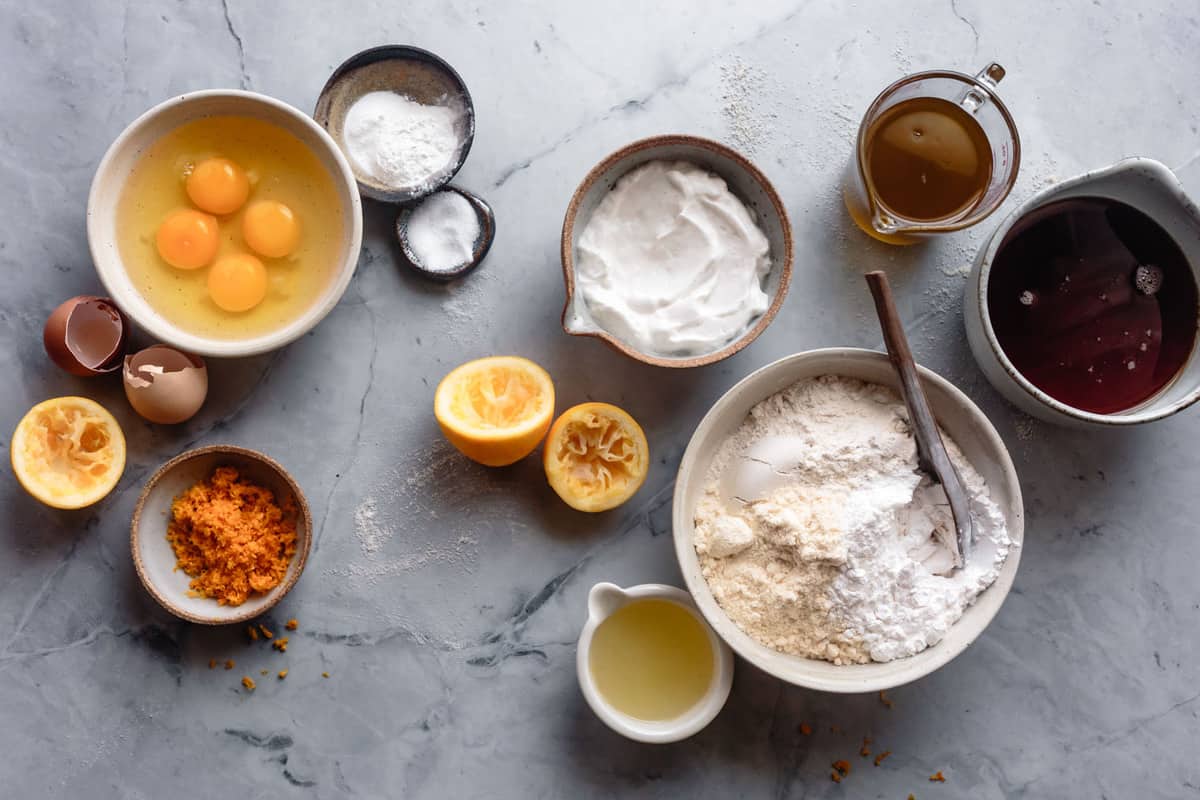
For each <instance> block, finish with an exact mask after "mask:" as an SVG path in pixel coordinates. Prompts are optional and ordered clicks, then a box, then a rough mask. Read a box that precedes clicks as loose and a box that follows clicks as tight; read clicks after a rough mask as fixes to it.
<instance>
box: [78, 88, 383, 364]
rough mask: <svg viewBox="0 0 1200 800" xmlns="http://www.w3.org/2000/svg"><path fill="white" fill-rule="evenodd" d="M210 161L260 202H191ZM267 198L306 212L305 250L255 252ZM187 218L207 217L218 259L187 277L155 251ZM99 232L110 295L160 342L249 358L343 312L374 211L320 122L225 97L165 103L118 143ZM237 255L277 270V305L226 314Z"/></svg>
mask: <svg viewBox="0 0 1200 800" xmlns="http://www.w3.org/2000/svg"><path fill="white" fill-rule="evenodd" d="M206 159H207V160H217V159H225V160H229V161H232V162H233V163H234V164H236V165H238V166H239V167H240V169H242V170H244V172H245V174H246V175H247V176H249V180H250V182H251V188H250V190H249V196H248V201H244V204H243V205H241V206H240V207H239V208H237V209H236V210H235V211H232V212H230V213H223V214H221V213H218V214H214V215H212V216H209V215H207V214H203V213H200V212H201V211H202V210H206V209H200V210H197V209H196V208H195V207H193V202H192V200H193V199H192V198H191V197H190V195H189V193H188V192H185V191H184V178H185V177H186V176H189V175H191V174H192V170H194V169H195V166H196V165H197V164H199V163H202V162H203V161H205V160H206ZM259 201H266V202H268V203H269V204H276V203H283V204H285V205H286V206H287V207H288V208H290V209H291V211H289V212H288V214H289V215H291V214H293V213H294V217H292V219H294V220H296V223H295V224H296V225H298V230H299V233H298V234H297V236H298V239H297V240H296V241H297V242H298V243H297V244H295V246H294V250H292V251H290V252H288V253H287V254H286V255H280V254H275V253H266V254H263V252H262V251H258V252H257V253H250V252H248V251H247V250H246V247H247V237H246V236H245V231H246V227H245V226H246V225H249V224H250V223H249V222H248V219H249V216H248V215H249V213H250V210H251V209H252V208H253V207H254V206H255V205H256V204H259ZM285 210H286V209H285ZM175 213H189V214H199V216H200V217H201V218H202V219H205V220H208V223H207V224H208V225H209V226H212V227H214V228H215V229H216V232H215V233H210V234H207V235H209V236H211V237H212V244H211V247H212V248H214V250H215V257H212V256H210V257H209V261H208V262H207V263H205V264H200V265H195V266H196V268H188V269H176V268H174V267H173V266H171V265H170V264H168V263H167V261H166V259H165V257H162V252H163V251H162V249H161V247H162V245H161V242H159V243H158V249H157V251H156V235H160V234H156V230H157V229H158V227H159V225H160V223H162V222H163V221H164V220H165V219H166V218H167V217H168V216H170V215H172V214H175ZM164 227H165V226H164ZM87 233H88V246H89V248H90V249H91V253H92V260H93V261H94V262H95V265H96V272H97V273H98V275H99V277H100V281H101V282H102V283H103V284H104V286H105V288H106V289H107V291H108V294H109V295H110V296H111V297H112V298H113V300H114V301H115V302H116V304H117V306H118V307H120V309H121V310H122V311H124V312H125V313H126V314H128V315H129V317H131V318H132V319H133V321H134V322H136V323H137V324H138V325H139V326H140V327H142V328H143V329H145V330H146V331H147V332H148V333H149V334H150V335H151V337H152V338H154V339H157V340H159V341H162V342H165V343H167V344H169V345H171V346H173V347H176V348H178V349H180V350H183V351H184V352H188V353H196V354H199V355H204V356H213V357H218V358H220V357H240V356H250V355H256V354H259V353H265V352H268V351H271V350H276V349H278V348H280V347H283V346H284V345H287V344H289V343H291V342H293V341H295V340H296V339H298V338H300V337H301V336H303V335H304V334H306V333H307V332H308V331H310V330H312V329H313V327H314V326H316V325H317V323H319V322H320V321H321V320H322V319H323V318H324V317H325V316H326V315H327V314H328V313H329V312H330V311H332V310H333V307H334V306H335V305H337V303H338V300H340V299H341V296H342V294H343V293H344V292H345V290H346V287H347V286H348V285H349V284H350V278H351V277H352V276H353V274H354V269H355V266H356V265H357V263H358V255H359V249H360V247H361V245H362V206H361V200H360V198H359V194H358V186H357V184H356V182H355V179H354V174H353V172H351V170H350V166H349V164H348V163H347V161H346V158H345V156H344V155H343V154H342V151H341V150H340V149H339V148H338V146H337V144H335V143H334V141H333V139H332V138H331V137H330V136H329V134H328V133H326V132H325V129H324V128H322V127H321V126H320V125H318V124H317V123H316V122H314V121H313V120H312V119H311V118H310V117H309V116H308V115H306V114H304V113H302V112H300V111H299V110H297V109H295V108H293V107H292V106H290V105H288V104H287V103H284V102H282V101H280V100H276V99H274V98H271V97H267V96H266V95H262V94H256V93H254V92H245V91H236V90H224V89H213V90H207V91H199V92H192V93H189V94H185V95H180V96H179V97H173V98H171V99H169V100H166V101H164V102H162V103H160V104H158V105H157V106H155V107H153V108H151V109H150V110H149V111H147V112H146V113H144V114H142V115H141V116H140V117H138V118H137V119H136V120H134V121H133V122H132V123H130V125H129V126H128V127H127V128H126V129H125V130H124V131H123V132H122V133H121V135H120V136H118V137H117V139H116V141H114V142H113V143H112V145H111V146H110V147H109V148H108V152H106V153H105V154H104V158H103V159H101V161H100V166H99V167H98V168H97V170H96V174H95V177H94V178H93V179H92V188H91V192H90V194H89V195H88V205H87ZM233 255H236V256H242V257H249V256H258V257H259V258H260V259H261V261H260V263H261V264H263V265H265V267H263V268H260V274H265V276H266V277H265V278H264V279H261V280H265V281H266V284H265V289H263V290H262V291H263V292H264V294H261V295H259V296H260V297H261V298H262V299H261V300H260V301H259V302H258V303H257V305H253V304H252V305H253V307H252V308H249V309H232V310H231V309H229V308H228V307H221V306H218V305H217V304H216V302H214V301H215V300H216V296H215V295H211V292H212V285H213V284H212V279H213V274H212V270H213V266H214V265H216V264H219V263H221V262H222V261H223V260H225V257H226V256H233ZM275 256H278V257H275ZM251 260H253V259H251ZM256 280H259V279H256Z"/></svg>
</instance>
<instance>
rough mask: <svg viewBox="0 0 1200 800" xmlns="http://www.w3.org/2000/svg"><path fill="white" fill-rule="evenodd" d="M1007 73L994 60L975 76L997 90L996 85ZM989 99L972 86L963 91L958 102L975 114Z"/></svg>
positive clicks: (985, 84) (980, 81) (977, 79)
mask: <svg viewBox="0 0 1200 800" xmlns="http://www.w3.org/2000/svg"><path fill="white" fill-rule="evenodd" d="M1006 74H1007V72H1006V70H1005V69H1004V67H1002V66H1001V65H1000V64H998V63H996V62H995V61H993V62H992V63H990V64H988V65H987V66H986V67H984V68H983V69H981V70H980V71H979V73H978V74H977V75H976V76H975V80H976V81H978V82H979V83H981V84H983V85H984V86H986V87H988V88H989V89H992V90H995V89H996V85H997V84H999V83H1000V81H1002V80H1004V76H1005V75H1006ZM987 101H988V99H987V96H986V95H985V94H983V92H981V91H979V90H978V89H976V88H974V87H972V88H970V89H967V91H966V92H964V93H963V96H962V98H961V99H960V100H959V101H958V104H959V105H960V106H962V107H963V108H965V109H966V110H967V111H969V112H971V113H972V114H974V113H975V112H976V111H978V110H979V108H980V106H982V105H983V104H984V103H986V102H987Z"/></svg>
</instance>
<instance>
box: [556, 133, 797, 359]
mask: <svg viewBox="0 0 1200 800" xmlns="http://www.w3.org/2000/svg"><path fill="white" fill-rule="evenodd" d="M660 160H667V161H690V162H691V163H693V164H696V165H698V166H701V167H703V168H705V169H707V170H709V171H710V172H712V173H713V174H715V175H719V176H720V177H721V178H722V179H724V181H725V183H726V184H727V185H728V186H729V190H730V191H731V192H733V193H734V194H735V195H736V196H737V198H738V199H739V200H741V201H742V202H743V203H745V204H746V207H747V208H749V209H750V211H751V212H753V214H754V216H755V218H756V222H757V223H758V226H759V227H760V228H761V229H762V232H763V233H764V234H766V237H767V241H768V242H769V243H770V246H771V272H770V274H768V275H767V280H766V286H765V290H766V292H767V297H768V298H769V299H770V305H769V306H768V307H767V310H766V311H765V312H764V313H763V315H762V316H761V317H759V318H758V319H757V320H756V321H755V322H754V324H753V325H751V326H750V327H749V328H748V329H747V330H746V331H745V332H744V333H742V335H741V336H739V337H738V338H736V339H734V340H733V341H732V342H729V343H727V344H724V345H722V346H721V347H719V348H717V349H715V350H713V351H712V352H710V353H703V354H701V355H694V356H663V355H656V354H653V353H644V352H642V351H640V350H638V349H637V348H635V347H633V346H632V345H630V344H629V343H628V342H625V341H622V340H621V339H618V338H617V337H616V336H613V335H612V334H611V333H609V332H608V331H606V330H604V329H603V328H602V327H600V325H598V324H597V323H596V322H595V321H594V320H593V319H592V318H591V315H590V314H589V313H588V308H587V304H586V303H585V302H584V301H583V298H582V297H580V296H579V294H577V293H576V291H575V249H576V245H577V243H578V241H579V236H580V234H582V232H583V229H584V228H585V227H586V226H587V221H588V219H589V218H590V217H591V215H592V212H594V211H595V210H596V206H597V205H599V204H600V201H601V200H602V199H604V196H605V195H606V194H608V193H609V192H610V191H612V188H613V186H615V185H616V183H617V181H618V180H620V179H621V177H622V176H623V175H625V174H626V173H627V172H629V171H630V170H632V169H634V168H635V167H638V166H640V165H642V164H645V163H646V162H648V161H660ZM561 255H562V268H563V282H564V283H565V284H566V293H567V301H566V305H565V306H564V308H563V314H562V326H563V330H565V331H566V332H567V333H569V334H571V335H572V336H594V337H596V338H597V339H601V340H603V341H605V342H607V343H608V344H609V345H611V346H612V347H614V348H616V349H617V350H619V351H620V352H622V353H624V354H625V355H627V356H629V357H630V358H635V359H637V360H638V361H644V362H645V363H647V364H654V365H655V366H659V367H699V366H702V365H704V364H712V363H714V362H717V361H720V360H722V359H725V358H729V356H731V355H733V354H734V353H737V352H739V351H740V350H741V349H742V348H744V347H745V346H746V345H748V344H750V343H751V342H753V341H754V340H755V339H757V338H758V336H759V334H761V333H762V332H763V331H764V330H766V329H767V326H768V325H770V324H771V320H773V319H774V318H775V315H776V314H777V313H778V312H779V308H780V306H782V305H783V300H784V298H785V297H786V296H787V290H788V283H789V282H790V281H791V277H792V226H791V224H790V223H789V222H788V215H787V209H786V208H784V206H783V200H781V199H780V197H779V194H778V193H777V192H776V191H775V187H774V186H772V185H771V182H770V181H769V180H767V176H766V175H764V174H763V173H762V172H761V171H760V170H759V169H758V167H756V166H754V164H752V163H751V162H750V160H749V159H747V158H746V157H745V156H743V155H742V154H741V153H739V152H737V151H736V150H733V149H732V148H729V147H726V146H725V145H723V144H721V143H720V142H714V141H712V140H710V139H702V138H700V137H698V136H685V135H678V134H672V135H666V136H652V137H650V138H649V139H640V140H638V141H636V142H633V143H632V144H628V145H625V146H624V147H622V148H621V149H620V150H618V151H616V152H615V153H613V154H612V155H610V156H608V157H607V158H605V159H604V160H603V161H601V162H600V163H599V164H597V165H596V166H595V167H593V168H592V170H591V171H590V172H589V173H588V174H587V175H586V176H585V177H584V179H583V182H582V183H580V184H579V188H577V189H576V190H575V194H574V195H573V196H572V197H571V202H570V203H569V204H568V205H567V213H566V218H565V219H564V220H563V230H562V241H561Z"/></svg>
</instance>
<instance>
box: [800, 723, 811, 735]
mask: <svg viewBox="0 0 1200 800" xmlns="http://www.w3.org/2000/svg"><path fill="white" fill-rule="evenodd" d="M800 735H801V736H812V725H809V724H808V723H807V722H801V723H800Z"/></svg>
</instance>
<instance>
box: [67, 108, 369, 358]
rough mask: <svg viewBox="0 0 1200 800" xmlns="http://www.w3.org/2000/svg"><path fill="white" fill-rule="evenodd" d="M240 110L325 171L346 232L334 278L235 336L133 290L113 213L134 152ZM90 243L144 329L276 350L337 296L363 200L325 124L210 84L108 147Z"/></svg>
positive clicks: (228, 350) (194, 342)
mask: <svg viewBox="0 0 1200 800" xmlns="http://www.w3.org/2000/svg"><path fill="white" fill-rule="evenodd" d="M223 115H228V116H243V117H252V118H255V119H260V120H263V121H265V122H269V123H272V124H274V125H276V126H278V127H280V128H282V129H283V130H285V131H287V132H288V133H290V134H292V135H293V136H295V137H296V138H297V139H299V140H300V142H301V143H302V144H303V145H304V146H305V147H306V148H307V149H308V150H310V151H311V152H312V153H313V154H314V155H315V156H316V157H317V159H318V160H319V162H320V163H321V164H322V165H323V166H324V167H325V169H326V170H327V171H328V172H329V175H330V176H331V178H332V179H333V182H334V186H335V188H336V191H337V197H338V205H339V206H340V208H339V209H337V212H336V213H339V214H341V215H342V230H343V231H344V237H343V240H342V242H341V245H340V247H339V248H338V253H339V258H338V263H337V266H336V270H335V274H334V277H333V279H332V280H331V281H330V282H329V284H328V285H327V286H326V287H325V289H324V291H323V292H322V293H321V295H320V296H319V297H318V298H316V300H315V301H314V302H313V303H312V304H311V305H310V306H309V307H308V308H307V309H306V310H305V311H304V312H303V313H302V314H300V315H299V316H298V317H296V318H295V319H293V320H291V321H290V322H288V323H287V324H285V325H283V326H281V327H279V328H276V329H274V330H271V331H269V332H267V333H263V334H259V335H255V336H251V337H248V338H239V339H218V338H211V337H205V336H200V335H197V334H195V333H191V332H189V331H186V330H182V329H181V328H180V327H179V326H178V325H176V324H174V323H173V322H171V321H170V320H168V319H167V318H166V317H164V316H163V315H162V314H161V313H159V312H158V311H157V310H156V309H155V308H154V307H153V306H152V305H151V304H150V303H149V302H147V301H146V299H145V298H144V297H143V296H142V294H141V292H139V291H138V288H137V286H135V285H134V282H133V281H132V280H131V279H130V276H129V273H128V271H127V270H126V268H125V266H124V264H123V263H122V259H121V255H120V252H119V248H118V235H117V225H118V222H117V216H118V213H117V212H118V206H119V204H120V199H121V193H122V190H123V189H124V187H125V182H126V180H127V178H128V176H129V174H130V171H131V170H132V169H133V167H134V165H135V164H136V163H137V161H138V158H139V156H140V155H141V154H142V153H143V152H145V150H146V149H147V148H149V147H150V146H151V145H153V144H154V143H155V142H157V141H158V140H159V139H160V138H162V137H163V136H164V135H165V134H167V133H169V132H170V131H172V130H174V129H175V128H177V127H179V126H180V125H183V124H185V123H188V122H191V121H193V120H197V119H201V118H204V117H212V116H223ZM87 234H88V246H89V248H90V249H91V253H92V260H93V261H94V262H95V265H96V272H97V273H98V274H99V277H100V281H101V282H102V283H103V284H104V287H105V289H106V290H107V291H108V295H109V296H110V297H111V298H112V299H113V301H114V302H115V303H116V304H117V306H118V307H120V309H121V310H122V311H123V312H125V313H126V314H127V315H128V316H129V317H130V318H131V319H132V320H133V321H134V322H136V323H137V324H138V325H139V326H140V327H142V328H143V329H145V330H146V331H147V332H149V334H150V335H151V336H152V337H154V338H155V339H158V340H159V341H162V342H165V343H167V344H169V345H172V346H174V347H177V348H179V349H180V350H183V351H185V352H188V353H198V354H200V355H203V356H215V357H240V356H251V355H257V354H260V353H266V352H270V351H272V350H277V349H279V348H280V347H283V346H284V345H287V344H290V343H291V342H293V341H295V340H296V339H299V338H300V337H301V336H303V335H304V334H306V333H308V332H309V331H310V330H312V329H313V327H315V326H316V325H317V323H319V322H320V321H321V320H322V319H324V318H325V316H326V315H327V314H328V313H329V312H330V311H332V310H333V307H334V306H335V305H337V303H338V300H340V299H341V297H342V294H343V293H344V292H345V291H346V287H347V286H349V284H350V279H351V277H352V276H353V275H354V268H355V266H356V265H357V263H358V255H359V250H360V249H361V247H362V201H361V199H360V197H359V194H358V184H357V182H356V181H355V178H354V173H353V172H352V171H351V169H350V165H349V163H348V162H347V161H346V157H345V156H344V155H343V154H342V151H341V149H339V148H338V146H337V144H336V143H335V142H334V141H333V139H332V138H330V136H329V134H328V133H326V131H325V129H324V128H322V127H321V126H320V125H318V124H317V123H316V122H314V121H313V120H312V118H310V117H309V116H308V115H307V114H305V113H303V112H301V111H300V110H298V109H296V108H293V107H292V106H290V105H288V104H287V103H284V102H283V101H281V100H276V99H275V98H272V97H268V96H266V95H263V94H258V93H255V92H246V91H238V90H232V89H210V90H206V91H199V92H190V93H188V94H184V95H180V96H178V97H173V98H171V99H169V100H166V101H164V102H162V103H159V104H158V105H156V106H154V107H153V108H151V109H150V110H149V111H147V112H146V113H144V114H142V115H141V116H140V117H138V118H137V119H136V120H134V121H133V122H132V123H130V124H129V126H128V127H127V128H125V130H124V131H123V132H122V133H121V135H120V136H118V137H117V139H116V140H115V141H114V142H113V143H112V145H111V146H110V147H109V148H108V152H106V153H105V154H104V158H103V159H101V161H100V166H99V167H98V168H97V169H96V174H95V177H94V178H93V179H92V188H91V192H90V193H89V195H88V205H87Z"/></svg>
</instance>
